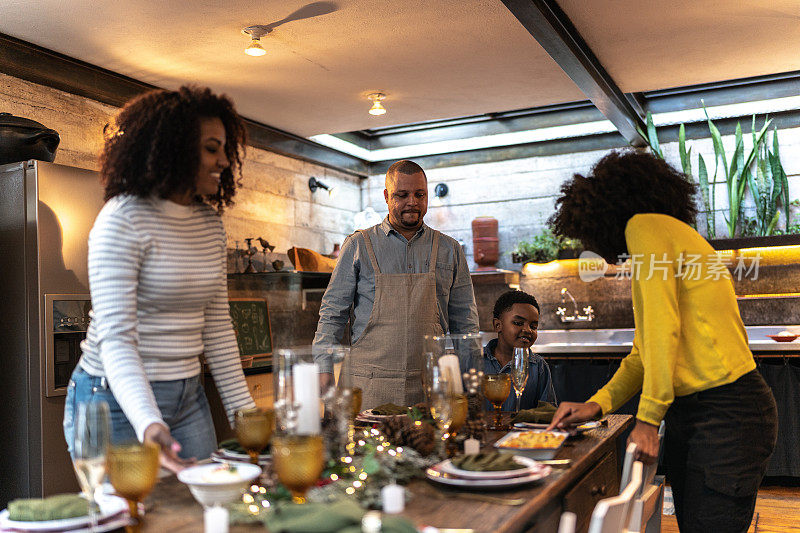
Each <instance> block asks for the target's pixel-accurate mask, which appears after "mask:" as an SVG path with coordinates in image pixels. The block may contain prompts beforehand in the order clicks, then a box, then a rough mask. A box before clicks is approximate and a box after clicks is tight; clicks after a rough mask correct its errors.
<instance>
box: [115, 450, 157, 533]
mask: <svg viewBox="0 0 800 533" xmlns="http://www.w3.org/2000/svg"><path fill="white" fill-rule="evenodd" d="M159 451H160V450H159V447H158V445H156V444H153V443H152V442H145V443H143V444H138V443H137V444H128V445H124V446H111V447H109V449H108V453H107V455H106V471H107V472H108V479H109V481H111V485H113V486H114V490H115V491H116V492H117V494H119V495H120V496H122V497H123V498H125V499H126V500H128V506H129V507H130V512H131V519H133V524H132V525H130V526H126V527H125V531H127V532H128V533H139V531H140V522H141V519H140V517H139V502H140V501H142V500H143V499H144V497H145V496H147V495H148V494H150V491H151V490H153V487H154V486H155V484H156V478H157V476H158V464H159V461H158V454H159Z"/></svg>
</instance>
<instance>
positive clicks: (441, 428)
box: [428, 365, 455, 456]
mask: <svg viewBox="0 0 800 533" xmlns="http://www.w3.org/2000/svg"><path fill="white" fill-rule="evenodd" d="M429 377H430V384H429V388H428V407H429V408H430V411H431V416H432V417H433V421H434V422H435V423H436V429H437V430H438V433H439V434H438V435H437V439H436V440H437V443H438V447H439V450H440V455H442V456H443V455H444V443H445V441H446V440H447V438H448V437H449V436H450V434H449V431H450V427H451V426H452V424H453V415H454V411H455V409H454V407H455V405H454V404H455V402H454V399H455V393H454V391H453V385H452V383H451V381H450V379H449V376H448V375H447V373H446V372H444V371H443V370H442V369H441V368H440V367H439V366H438V365H437V366H434V367H432V368H431V373H430V376H429Z"/></svg>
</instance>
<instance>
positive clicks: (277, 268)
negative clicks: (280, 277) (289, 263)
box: [272, 259, 283, 272]
mask: <svg viewBox="0 0 800 533" xmlns="http://www.w3.org/2000/svg"><path fill="white" fill-rule="evenodd" d="M272 268H274V269H275V272H280V271H281V270H283V261H281V260H280V259H276V260H275V261H273V262H272Z"/></svg>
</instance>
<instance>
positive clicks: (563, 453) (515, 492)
mask: <svg viewBox="0 0 800 533" xmlns="http://www.w3.org/2000/svg"><path fill="white" fill-rule="evenodd" d="M606 420H607V422H608V424H607V425H604V426H600V427H598V428H596V429H592V430H590V431H587V432H585V433H583V434H582V435H580V436H577V437H573V438H569V439H568V440H567V441H566V442H565V443H564V445H563V446H562V447H561V449H560V450H559V452H558V454H557V455H556V457H555V459H569V460H570V463H569V465H568V466H566V467H563V468H553V471H552V473H551V474H550V475H549V476H547V477H546V478H544V479H543V480H541V481H538V482H536V483H532V484H530V485H526V486H520V487H514V488H512V489H507V490H492V489H481V490H480V491H471V490H470V491H467V490H464V489H460V488H459V489H453V488H450V487H447V486H444V485H440V484H438V483H434V482H432V481H428V480H426V479H417V480H414V481H412V482H411V483H409V484H408V486H407V488H408V491H409V493H410V494H411V497H410V499H408V500H407V501H406V507H405V511H404V512H403V513H402V514H403V516H405V517H406V518H408V519H409V520H411V521H412V522H413V523H414V524H415V525H416V526H417V527H418V528H420V529H421V528H422V527H423V526H434V527H437V528H450V529H466V530H473V531H475V532H476V533H484V532H485V533H494V532H498V533H503V532H507V533H511V532H520V531H534V532H547V533H552V532H554V531H556V530H557V529H558V522H559V519H560V517H561V513H562V512H564V511H572V512H574V513H575V514H577V516H578V524H577V531H578V532H581V531H586V530H587V529H588V526H589V518H590V517H591V514H592V509H594V506H595V504H596V503H597V501H599V500H601V499H603V498H607V497H609V496H613V495H616V494H618V493H619V477H620V465H621V462H620V457H619V450H620V446H619V445H618V442H617V441H618V438H619V437H620V436H621V435H622V434H623V432H624V431H625V430H626V429H627V428H628V427H629V426H630V425H631V424H632V422H633V417H632V416H630V415H609V416H607V417H606ZM503 434H504V433H501V432H489V433H488V439H487V446H491V444H492V443H494V441H496V440H497V439H499V438H500V437H501V436H502V435H503ZM515 500H516V501H515ZM512 504H513V505H512ZM148 507H150V509H149V511H148V512H147V514H146V516H145V517H144V523H143V525H142V532H143V533H156V532H158V533H163V532H168V533H180V532H200V531H203V508H202V507H201V506H200V504H199V503H197V502H196V501H195V500H194V498H193V497H192V495H191V493H190V492H189V489H188V488H187V487H186V486H185V485H183V484H182V483H181V482H179V481H178V480H177V478H176V477H175V476H168V477H166V478H164V479H162V480H160V481H159V483H158V485H156V487H155V489H154V490H153V493H152V494H151V496H150V497H149V498H148ZM230 531H231V533H240V532H249V531H264V528H263V527H262V526H260V525H252V524H251V525H232V526H231V528H230Z"/></svg>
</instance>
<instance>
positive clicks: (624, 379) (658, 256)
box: [589, 213, 756, 425]
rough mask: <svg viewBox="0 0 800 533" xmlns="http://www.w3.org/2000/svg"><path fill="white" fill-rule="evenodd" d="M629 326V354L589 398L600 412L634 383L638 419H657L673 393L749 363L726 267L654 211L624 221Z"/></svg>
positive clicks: (685, 229) (734, 375)
mask: <svg viewBox="0 0 800 533" xmlns="http://www.w3.org/2000/svg"><path fill="white" fill-rule="evenodd" d="M625 240H626V241H627V244H628V253H629V254H630V255H631V262H632V265H633V268H632V269H631V273H632V296H633V315H634V321H635V324H636V333H635V335H634V340H633V349H632V350H631V353H630V354H629V355H628V356H627V357H625V359H623V360H622V364H621V365H620V368H619V370H617V372H616V374H614V376H613V377H612V378H611V380H610V381H609V382H608V383H607V384H606V386H605V387H603V388H602V389H600V390H599V391H597V393H596V394H595V395H594V396H592V397H591V398H589V401H590V402H597V403H598V404H599V405H600V407H602V409H603V414H605V413H607V412H609V411H613V410H615V409H618V408H619V407H620V406H621V405H622V404H624V403H625V402H627V401H628V400H629V399H630V398H631V397H632V396H633V395H634V394H636V393H637V392H639V391H640V390H641V392H642V396H641V400H640V401H639V411H638V413H637V418H638V419H639V420H642V421H644V422H648V423H650V424H655V425H658V424H659V423H660V422H661V420H662V419H663V418H664V414H665V413H666V411H667V409H668V408H669V406H670V405H671V404H672V401H673V399H674V398H675V397H676V396H685V395H687V394H692V393H695V392H699V391H702V390H706V389H710V388H712V387H717V386H720V385H725V384H727V383H732V382H733V381H736V380H737V379H738V378H739V377H741V376H742V375H744V374H746V373H747V372H750V371H751V370H753V369H754V368H755V367H756V365H755V361H754V360H753V354H752V353H751V352H750V349H749V348H748V345H747V334H746V333H745V330H744V324H743V323H742V319H741V317H740V316H739V308H738V306H737V304H736V295H735V293H734V290H733V282H732V280H731V277H730V273H729V272H728V270H727V268H725V266H724V264H723V263H722V262H721V261H719V260H718V259H717V256H716V254H715V251H714V249H713V248H712V247H711V246H710V245H709V244H708V242H706V240H705V239H704V238H703V237H702V236H700V234H698V233H697V232H696V231H695V230H694V229H692V228H691V227H689V226H688V225H686V224H684V223H683V222H681V221H679V220H677V219H675V218H673V217H670V216H667V215H660V214H651V213H647V214H639V215H635V216H634V217H632V218H631V219H630V220H629V221H628V225H627V226H626V228H625Z"/></svg>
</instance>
